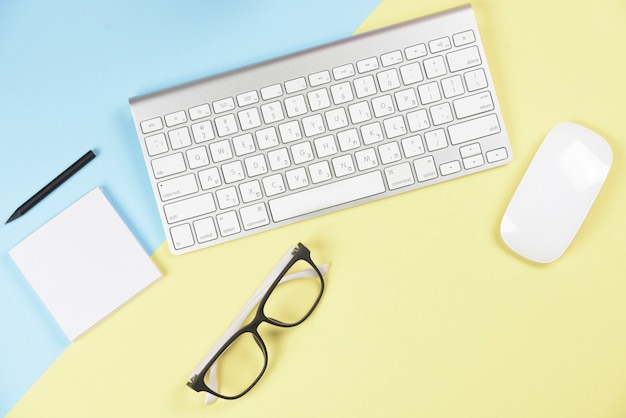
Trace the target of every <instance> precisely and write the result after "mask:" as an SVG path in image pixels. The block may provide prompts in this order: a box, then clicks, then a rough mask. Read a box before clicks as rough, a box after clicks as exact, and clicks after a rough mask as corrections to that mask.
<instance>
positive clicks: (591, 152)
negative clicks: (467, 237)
mask: <svg viewBox="0 0 626 418" xmlns="http://www.w3.org/2000/svg"><path fill="white" fill-rule="evenodd" d="M611 162H612V152H611V148H610V146H609V145H608V143H607V142H606V141H605V140H604V139H603V138H602V137H600V136H599V135H598V134H596V133H595V132H593V131H591V130H589V129H587V128H585V127H583V126H580V125H577V124H574V123H569V122H566V123H562V124H559V125H557V126H555V127H554V128H553V129H552V130H551V131H550V132H549V133H548V135H547V136H546V138H545V139H544V141H543V143H542V144H541V146H540V147H539V149H538V150H537V153H536V154H535V156H534V158H533V160H532V162H531V163H530V166H529V167H528V169H527V170H526V173H525V174H524V177H523V178H522V181H521V182H520V184H519V186H518V187H517V190H516V191H515V194H514V195H513V198H512V199H511V202H510V203H509V206H508V207H507V209H506V212H505V214H504V217H503V218H502V223H501V224H500V234H501V235H502V239H503V240H504V242H505V243H506V244H507V245H508V246H509V247H510V248H511V249H512V250H513V251H515V252H516V253H518V254H520V255H521V256H523V257H525V258H528V259H529V260H532V261H535V262H538V263H550V262H552V261H554V260H556V259H557V258H559V257H560V256H561V255H562V254H563V253H564V252H565V250H566V249H567V247H568V246H569V245H570V243H571V242H572V240H573V239H574V237H575V235H576V233H577V232H578V229H579V228H580V226H581V225H582V223H583V221H584V220H585V217H586V216H587V213H588V212H589V209H590V208H591V206H592V204H593V202H594V200H595V198H596V196H597V195H598V192H599V191H600V188H601V187H602V184H603V183H604V180H605V178H606V176H607V174H608V172H609V168H610V167H611Z"/></svg>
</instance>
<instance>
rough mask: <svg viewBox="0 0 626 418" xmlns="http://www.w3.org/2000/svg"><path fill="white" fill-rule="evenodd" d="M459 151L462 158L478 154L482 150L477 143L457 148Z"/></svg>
mask: <svg viewBox="0 0 626 418" xmlns="http://www.w3.org/2000/svg"><path fill="white" fill-rule="evenodd" d="M459 151H460V152H461V157H463V158H467V157H471V156H472V155H476V154H480V153H481V152H482V151H481V149H480V144H479V143H474V144H469V145H466V146H464V147H461V148H459Z"/></svg>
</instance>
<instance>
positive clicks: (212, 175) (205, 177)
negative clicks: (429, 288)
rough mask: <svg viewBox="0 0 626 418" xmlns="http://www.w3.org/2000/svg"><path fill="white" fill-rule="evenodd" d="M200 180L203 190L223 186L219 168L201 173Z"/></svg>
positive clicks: (211, 168) (208, 169) (199, 174)
mask: <svg viewBox="0 0 626 418" xmlns="http://www.w3.org/2000/svg"><path fill="white" fill-rule="evenodd" d="M198 178H199V179H200V187H202V190H208V189H213V188H215V187H218V186H221V185H222V179H221V177H220V173H219V170H218V169H217V167H210V168H207V169H206V170H202V171H199V172H198Z"/></svg>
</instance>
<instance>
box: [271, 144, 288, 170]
mask: <svg viewBox="0 0 626 418" xmlns="http://www.w3.org/2000/svg"><path fill="white" fill-rule="evenodd" d="M267 159H268V160H269V162H270V167H271V168H272V171H278V170H280V169H283V168H287V167H289V166H290V165H291V160H290V159H289V152H288V151H287V148H279V149H277V150H274V151H270V152H268V153H267Z"/></svg>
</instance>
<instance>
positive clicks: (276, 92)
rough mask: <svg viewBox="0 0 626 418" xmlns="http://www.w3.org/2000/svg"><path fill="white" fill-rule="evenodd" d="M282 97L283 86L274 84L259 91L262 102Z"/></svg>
mask: <svg viewBox="0 0 626 418" xmlns="http://www.w3.org/2000/svg"><path fill="white" fill-rule="evenodd" d="M282 95H283V86H281V85H280V84H274V85H271V86H267V87H263V88H262V89H261V97H262V98H263V100H270V99H274V98H276V97H280V96H282Z"/></svg>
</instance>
